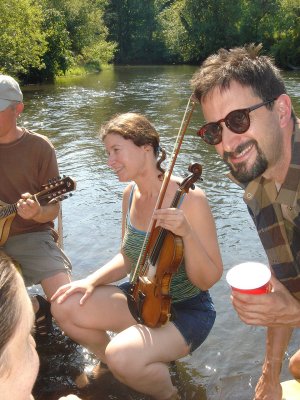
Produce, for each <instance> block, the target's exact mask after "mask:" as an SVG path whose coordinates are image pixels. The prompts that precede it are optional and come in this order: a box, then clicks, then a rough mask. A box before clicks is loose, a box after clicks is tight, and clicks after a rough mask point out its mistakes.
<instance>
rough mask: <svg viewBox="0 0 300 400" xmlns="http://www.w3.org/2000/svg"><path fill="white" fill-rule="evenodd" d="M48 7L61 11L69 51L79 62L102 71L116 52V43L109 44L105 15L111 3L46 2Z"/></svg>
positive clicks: (105, 0) (94, 0)
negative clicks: (103, 66)
mask: <svg viewBox="0 0 300 400" xmlns="http://www.w3.org/2000/svg"><path fill="white" fill-rule="evenodd" d="M47 2H48V7H49V6H51V7H53V8H55V9H56V10H58V11H59V12H60V13H61V14H62V15H63V16H64V20H65V26H66V29H67V31H68V34H69V40H70V50H71V51H72V54H73V56H74V58H75V60H76V61H77V62H80V63H83V64H93V66H94V67H97V68H98V69H100V67H101V64H102V63H103V64H105V63H108V62H109V61H110V60H111V59H112V57H113V55H114V51H115V47H116V45H115V43H113V42H108V41H107V35H108V31H107V27H106V26H105V23H104V20H103V13H104V10H105V8H106V6H107V3H108V0H85V1H81V0H47Z"/></svg>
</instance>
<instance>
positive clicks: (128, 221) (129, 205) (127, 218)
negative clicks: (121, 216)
mask: <svg viewBox="0 0 300 400" xmlns="http://www.w3.org/2000/svg"><path fill="white" fill-rule="evenodd" d="M135 186H136V183H134V184H133V185H132V187H131V191H130V195H129V202H128V209H127V215H126V222H127V224H128V223H130V209H131V204H132V199H133V193H134V191H135Z"/></svg>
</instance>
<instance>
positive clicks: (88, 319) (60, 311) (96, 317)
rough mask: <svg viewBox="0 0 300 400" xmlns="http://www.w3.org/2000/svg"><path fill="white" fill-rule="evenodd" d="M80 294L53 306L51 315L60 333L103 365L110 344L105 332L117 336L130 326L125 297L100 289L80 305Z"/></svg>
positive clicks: (110, 289) (107, 288)
mask: <svg viewBox="0 0 300 400" xmlns="http://www.w3.org/2000/svg"><path fill="white" fill-rule="evenodd" d="M81 297H82V295H81V294H77V293H75V294H73V295H72V296H70V297H68V298H67V299H66V300H65V301H64V302H63V303H60V304H58V303H57V302H56V301H55V302H54V303H53V304H52V310H53V311H52V312H53V315H54V316H55V319H56V320H57V323H58V324H59V326H60V327H61V329H62V330H63V331H64V332H65V334H66V335H68V336H69V337H70V338H72V339H73V340H74V341H75V342H77V343H79V344H81V345H82V346H84V347H86V348H87V349H88V350H89V351H91V352H92V353H94V354H95V355H96V356H97V357H98V358H99V359H100V360H102V361H105V348H106V346H107V344H108V343H109V340H110V338H109V336H108V334H107V333H106V331H108V330H110V331H114V332H120V331H122V330H123V329H126V328H127V327H129V326H131V325H133V324H134V323H135V320H134V319H133V317H132V316H131V314H130V312H129V310H128V307H127V299H126V296H125V295H124V293H123V292H122V291H121V290H120V289H118V288H117V287H115V286H110V285H108V286H100V287H98V288H96V289H95V290H94V292H93V293H92V295H91V296H90V297H89V298H88V299H87V300H86V302H85V303H84V304H83V305H80V304H79V300H80V298H81Z"/></svg>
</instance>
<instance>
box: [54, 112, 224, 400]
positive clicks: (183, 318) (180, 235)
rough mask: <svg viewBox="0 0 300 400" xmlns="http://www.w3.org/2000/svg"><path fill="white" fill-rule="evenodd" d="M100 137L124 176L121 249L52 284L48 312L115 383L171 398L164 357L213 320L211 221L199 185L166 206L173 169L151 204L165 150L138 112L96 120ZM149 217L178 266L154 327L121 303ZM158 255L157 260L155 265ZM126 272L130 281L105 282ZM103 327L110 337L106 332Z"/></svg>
mask: <svg viewBox="0 0 300 400" xmlns="http://www.w3.org/2000/svg"><path fill="white" fill-rule="evenodd" d="M100 138H101V139H102V141H103V143H104V146H105V148H106V151H107V154H108V165H109V167H110V168H111V169H112V170H113V171H114V173H115V174H116V175H117V177H118V179H119V181H121V182H127V181H129V182H130V183H129V184H128V186H127V187H126V188H125V190H124V193H123V203H122V245H121V249H120V252H119V253H118V254H117V255H116V256H115V257H114V258H112V259H111V260H110V261H109V262H107V263H106V264H105V265H104V266H102V267H101V268H100V269H98V270H97V271H96V272H94V273H93V274H91V275H89V276H88V277H87V278H85V279H82V280H79V281H76V282H72V283H70V284H68V285H64V286H62V287H61V288H60V289H58V291H57V292H56V294H55V295H54V296H53V298H52V301H53V307H55V310H56V312H55V315H57V316H58V323H59V324H60V326H61V328H62V329H63V330H64V332H65V333H66V334H67V335H69V336H70V337H71V338H72V339H73V340H75V341H76V342H78V343H80V344H82V345H83V346H85V347H86V348H88V349H89V350H90V351H91V352H93V353H94V354H95V355H96V356H97V357H98V358H99V359H100V360H101V361H103V362H105V363H106V364H107V365H108V367H109V369H110V370H111V372H112V373H113V374H114V376H115V377H116V378H117V379H119V380H120V381H121V382H123V383H125V384H126V385H128V386H130V387H131V388H133V389H135V390H136V391H139V392H141V393H144V394H148V395H151V396H152V397H153V398H155V399H160V400H166V399H177V398H179V397H178V394H177V389H176V388H175V387H174V386H173V384H172V381H171V377H170V374H169V369H168V363H169V362H171V361H174V360H177V359H179V358H181V357H184V356H186V355H187V354H189V353H191V352H193V351H194V350H195V349H196V348H198V347H199V346H200V345H201V343H202V342H203V341H204V340H205V339H206V337H207V335H208V334H209V332H210V330H211V328H212V326H213V324H214V320H215V310H214V306H213V302H212V300H211V297H210V295H209V292H208V289H209V288H211V287H212V286H213V285H214V284H215V283H216V282H217V281H218V280H219V279H220V277H221V275H222V261H221V256H220V251H219V246H218V241H217V235H216V229H215V224H214V220H213V217H212V214H211V211H210V208H209V205H208V202H207V200H206V197H205V195H204V193H203V191H202V190H201V189H199V188H195V190H189V191H187V193H185V195H183V196H182V198H181V199H180V201H179V203H178V205H177V207H170V205H171V204H172V201H173V199H174V196H175V195H176V191H177V190H178V185H179V184H180V179H179V178H177V177H175V176H173V175H172V176H171V177H170V180H169V183H168V186H167V189H166V193H165V196H164V198H163V202H162V206H161V207H160V208H159V209H157V208H156V204H157V199H158V196H159V193H160V190H161V187H162V181H163V177H164V171H163V169H162V168H161V162H162V160H163V159H164V157H162V156H161V157H160V158H159V156H160V155H163V156H164V155H165V152H164V151H162V150H161V148H160V146H159V136H158V133H157V132H156V130H155V129H154V127H153V126H152V125H151V124H150V122H149V121H148V120H147V119H146V118H145V117H144V116H142V115H140V114H136V113H126V114H121V115H118V116H115V117H114V118H112V119H111V120H110V121H109V122H108V123H107V124H105V125H104V126H102V128H101V131H100ZM151 220H154V221H155V226H156V228H158V229H160V231H163V232H165V233H166V232H167V234H171V235H173V238H171V239H174V240H173V241H172V240H169V237H168V240H165V242H164V241H163V242H162V243H163V244H162V248H161V249H160V250H161V252H162V253H161V254H164V255H165V256H167V257H168V256H169V253H170V252H174V246H175V247H176V246H177V245H178V246H179V247H178V248H176V251H178V254H179V257H177V259H176V260H175V259H174V260H172V262H171V263H172V264H174V263H176V261H177V263H178V266H177V267H178V268H177V267H176V271H175V272H174V274H173V276H172V278H171V279H170V296H167V297H169V298H170V303H171V306H170V310H171V311H170V315H168V318H167V320H166V321H164V322H163V323H162V324H157V326H154V327H151V326H149V324H147V321H145V322H144V320H143V319H139V318H137V316H136V315H135V313H134V312H130V310H129V307H128V305H129V304H130V301H129V300H128V295H130V293H132V292H131V289H132V273H133V270H134V268H135V267H136V265H137V262H138V260H139V259H140V258H141V257H140V256H141V254H140V253H141V252H142V251H143V244H144V242H145V241H147V239H146V240H145V237H146V235H147V229H148V227H149V224H150V222H151ZM177 239H180V240H177ZM170 242H172V243H171V247H170V251H169V249H168V247H167V246H170ZM145 251H148V250H147V248H146V250H145ZM181 252H182V255H183V257H180V254H181ZM174 253H175V252H174ZM172 254H173V253H172ZM160 258H162V257H160ZM160 258H159V257H158V261H157V262H158V263H160V262H162V264H163V260H160ZM128 274H130V282H128V279H127V280H126V281H125V282H123V283H121V284H119V285H115V284H113V283H114V282H118V281H121V280H124V279H125V278H126V277H127V275H128ZM159 283H161V281H159V282H158V283H155V285H154V286H155V290H154V292H155V293H156V292H157V290H158V291H161V288H158V286H159ZM136 284H138V283H136ZM129 297H131V303H132V301H133V302H134V299H133V300H132V296H129ZM145 297H146V300H147V295H145ZM163 297H164V296H163ZM143 301H144V299H143ZM143 301H142V303H141V304H143ZM149 303H150V306H151V301H149ZM145 304H146V303H145ZM136 309H137V310H139V306H137V307H136ZM134 317H135V318H134ZM150 325H151V324H150ZM108 331H110V332H115V333H116V335H115V336H113V337H110V336H109V335H108V333H107V332H108Z"/></svg>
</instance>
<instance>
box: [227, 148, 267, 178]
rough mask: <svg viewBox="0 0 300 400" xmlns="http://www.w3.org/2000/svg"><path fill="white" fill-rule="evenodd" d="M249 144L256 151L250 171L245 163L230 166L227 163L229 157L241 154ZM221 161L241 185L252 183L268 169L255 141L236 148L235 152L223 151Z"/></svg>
mask: <svg viewBox="0 0 300 400" xmlns="http://www.w3.org/2000/svg"><path fill="white" fill-rule="evenodd" d="M249 144H253V145H254V147H255V148H256V151H257V156H256V160H255V162H254V164H253V165H252V167H250V168H251V169H249V170H248V169H247V161H246V162H241V163H238V164H234V166H232V165H231V164H230V163H229V162H228V159H229V157H230V156H232V155H234V154H235V153H241V152H242V151H243V150H244V149H245V148H247V147H248V146H249ZM223 160H224V161H225V163H226V164H227V165H228V166H229V168H230V172H231V174H232V175H233V176H234V178H235V179H236V180H237V181H238V182H241V183H249V182H251V181H253V179H255V178H257V177H258V176H259V175H261V174H263V173H264V172H265V171H266V169H267V168H268V161H267V159H266V157H265V155H264V154H263V152H262V151H261V149H260V148H259V147H258V144H257V142H256V141H255V140H250V141H249V142H247V143H244V144H243V145H240V146H238V147H237V148H236V150H235V152H230V153H229V152H226V151H225V152H224V155H223Z"/></svg>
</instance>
